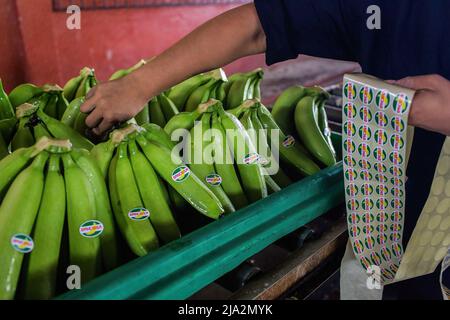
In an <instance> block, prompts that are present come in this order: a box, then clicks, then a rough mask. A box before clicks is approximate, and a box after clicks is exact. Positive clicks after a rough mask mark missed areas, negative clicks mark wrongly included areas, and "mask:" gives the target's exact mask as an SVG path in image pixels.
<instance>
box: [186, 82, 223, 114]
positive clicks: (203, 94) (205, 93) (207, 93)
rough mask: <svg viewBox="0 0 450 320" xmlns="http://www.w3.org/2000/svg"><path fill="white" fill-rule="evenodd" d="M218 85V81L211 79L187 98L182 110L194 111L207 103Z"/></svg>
mask: <svg viewBox="0 0 450 320" xmlns="http://www.w3.org/2000/svg"><path fill="white" fill-rule="evenodd" d="M218 83H219V80H218V79H216V78H212V79H211V80H209V81H208V82H207V83H205V84H204V85H202V86H200V87H198V88H197V89H195V91H194V92H193V93H192V94H191V95H190V96H189V99H188V100H187V101H186V106H185V108H184V110H185V111H187V112H191V111H194V110H195V109H197V107H198V106H199V105H200V104H201V103H205V102H206V101H208V100H209V99H210V97H211V91H212V90H213V89H215V87H216V85H217V84H218Z"/></svg>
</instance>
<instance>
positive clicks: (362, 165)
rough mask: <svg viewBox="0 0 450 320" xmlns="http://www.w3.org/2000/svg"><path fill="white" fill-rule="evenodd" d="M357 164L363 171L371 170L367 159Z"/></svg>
mask: <svg viewBox="0 0 450 320" xmlns="http://www.w3.org/2000/svg"><path fill="white" fill-rule="evenodd" d="M358 164H359V167H360V168H361V169H363V170H370V169H371V168H372V165H371V164H370V162H369V161H368V160H367V159H360V160H359V162H358Z"/></svg>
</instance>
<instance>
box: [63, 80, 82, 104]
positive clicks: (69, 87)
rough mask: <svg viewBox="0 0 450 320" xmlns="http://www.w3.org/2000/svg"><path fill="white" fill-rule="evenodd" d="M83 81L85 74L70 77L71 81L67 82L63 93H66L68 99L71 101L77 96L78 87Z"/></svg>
mask: <svg viewBox="0 0 450 320" xmlns="http://www.w3.org/2000/svg"><path fill="white" fill-rule="evenodd" d="M82 81H83V76H82V75H78V76H76V77H74V78H72V79H70V80H69V81H67V83H66V84H65V85H64V88H63V94H64V97H66V99H67V100H68V101H70V102H71V101H72V100H73V99H74V98H75V95H76V93H77V90H78V87H79V86H80V84H81V82H82Z"/></svg>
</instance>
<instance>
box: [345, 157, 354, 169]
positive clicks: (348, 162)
mask: <svg viewBox="0 0 450 320" xmlns="http://www.w3.org/2000/svg"><path fill="white" fill-rule="evenodd" d="M344 163H345V164H346V165H347V166H349V167H354V166H355V165H356V161H355V159H354V158H353V157H352V156H350V155H346V156H345V157H344Z"/></svg>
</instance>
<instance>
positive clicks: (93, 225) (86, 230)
mask: <svg viewBox="0 0 450 320" xmlns="http://www.w3.org/2000/svg"><path fill="white" fill-rule="evenodd" d="M103 229H104V227H103V223H101V222H100V221H98V220H88V221H86V222H83V223H82V224H81V225H80V229H79V231H80V234H81V235H82V236H83V237H85V238H96V237H98V236H99V235H101V234H102V232H103Z"/></svg>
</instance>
